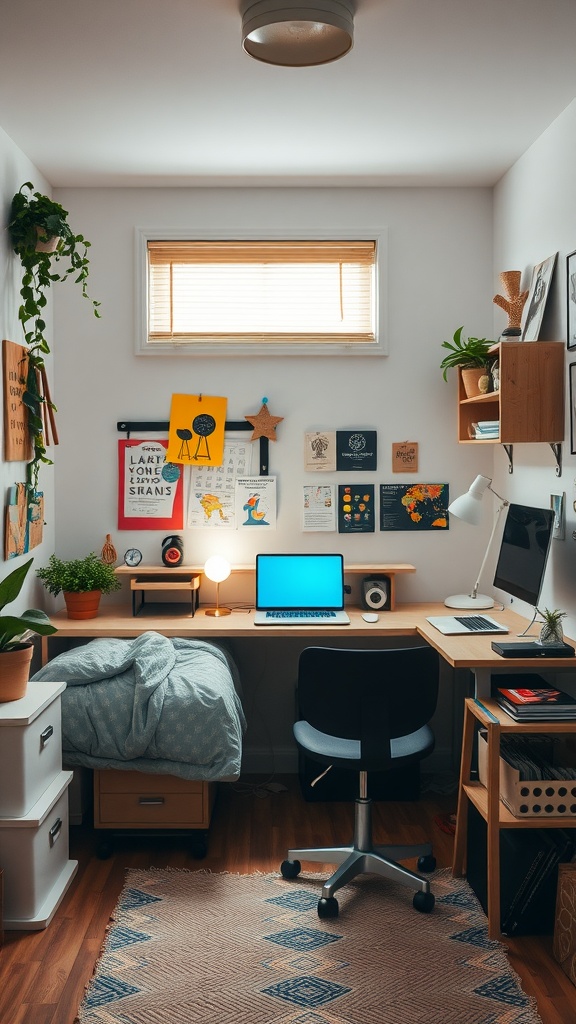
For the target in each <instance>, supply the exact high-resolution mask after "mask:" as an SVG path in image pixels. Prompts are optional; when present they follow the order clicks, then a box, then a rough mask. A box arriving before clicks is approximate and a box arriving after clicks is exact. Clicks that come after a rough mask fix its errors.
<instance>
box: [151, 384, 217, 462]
mask: <svg viewBox="0 0 576 1024" xmlns="http://www.w3.org/2000/svg"><path fill="white" fill-rule="evenodd" d="M226 402H227V400H226V399H225V398H219V397H217V396H215V395H172V403H171V406H170V431H169V435H168V451H167V452H166V462H180V463H182V464H183V465H185V466H188V465H190V466H221V465H222V461H223V458H224V427H225V425H226Z"/></svg>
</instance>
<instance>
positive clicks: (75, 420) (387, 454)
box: [55, 189, 492, 600]
mask: <svg viewBox="0 0 576 1024" xmlns="http://www.w3.org/2000/svg"><path fill="white" fill-rule="evenodd" d="M57 198H58V200H59V201H60V202H62V203H63V205H64V206H65V207H66V208H67V209H69V210H70V215H71V216H70V219H71V223H72V225H73V227H74V228H75V229H76V230H79V231H82V232H83V233H84V234H85V235H86V236H87V237H88V238H89V239H90V240H91V242H92V248H91V250H90V252H91V259H92V266H91V276H90V290H91V294H92V295H93V296H94V297H95V298H97V299H99V300H101V302H102V307H101V309H102V319H101V320H96V319H95V318H94V317H93V316H92V315H91V313H90V310H89V308H88V305H87V303H84V304H83V303H82V299H81V298H80V297H79V295H78V294H75V291H74V289H73V288H69V287H68V286H67V285H66V286H64V287H62V288H60V289H59V291H58V296H57V304H56V312H55V316H56V321H55V329H56V335H57V351H58V358H57V362H56V381H55V401H56V403H57V405H58V423H59V430H60V437H61V444H60V449H59V452H58V455H59V459H58V466H57V468H56V482H57V487H58V492H57V515H56V518H57V535H56V547H57V551H58V554H60V555H78V554H82V553H84V552H85V551H86V550H90V549H94V550H100V548H101V546H102V543H103V541H104V537H105V534H106V533H111V534H112V537H113V540H114V543H115V544H116V546H117V548H118V551H119V553H122V552H123V551H124V549H125V548H126V547H128V546H129V545H132V544H136V545H137V546H138V547H140V548H141V550H142V551H143V553H144V559H145V561H152V562H157V563H158V562H159V556H160V540H161V537H162V535H163V534H162V533H159V532H158V531H154V532H148V531H147V532H142V533H135V532H122V533H119V532H118V531H117V529H116V505H117V482H116V442H117V439H118V434H117V432H116V422H117V420H119V419H122V418H128V419H129V418H132V419H143V418H144V419H160V420H164V419H168V416H169V410H170V398H171V394H172V392H175V391H178V392H189V393H198V392H200V391H201V392H203V393H204V394H218V395H225V396H227V398H228V418H229V419H243V418H244V416H245V415H246V414H251V413H254V412H257V411H258V410H259V408H260V404H261V401H262V397H263V396H267V397H268V399H269V408H270V410H271V412H272V413H273V414H274V415H278V416H283V417H284V420H283V422H282V423H281V424H280V425H279V427H278V430H277V442H276V443H271V445H270V472H271V474H274V475H276V476H277V480H278V501H279V508H278V528H277V530H276V532H275V533H267V534H266V535H265V536H264V535H262V534H259V535H257V536H256V535H255V534H254V532H249V531H248V532H247V531H244V532H240V533H238V532H234V533H224V532H219V533H218V534H217V535H214V534H212V533H208V532H206V531H204V532H202V531H195V532H191V531H185V558H186V560H188V561H192V562H198V561H200V562H202V561H203V560H204V559H205V557H206V556H207V555H208V554H210V553H211V552H213V551H215V550H218V551H220V552H221V553H223V554H225V555H227V556H228V557H229V558H230V559H231V560H232V561H235V562H251V561H253V558H254V555H255V553H256V551H257V550H258V549H259V548H261V549H278V550H298V549H304V550H314V549H318V550H332V549H341V550H342V551H343V553H344V555H345V559H346V560H347V561H360V562H367V563H370V562H378V561H380V560H387V561H392V562H404V561H406V562H411V563H413V564H414V565H415V566H416V568H417V572H416V574H415V576H414V577H405V578H403V580H402V581H401V584H400V598H401V599H405V600H410V599H412V600H414V599H433V598H436V597H438V596H442V595H443V594H445V593H448V592H453V591H454V590H455V589H456V590H457V591H460V590H461V589H462V588H463V587H464V588H465V587H466V586H467V585H468V584H471V583H472V582H473V580H474V578H475V574H476V571H477V568H478V565H479V562H480V559H481V553H482V543H483V539H484V541H485V539H486V536H485V535H484V538H483V531H469V528H467V527H465V526H462V525H461V524H458V523H456V522H454V523H453V524H452V525H451V528H450V530H449V531H445V532H441V533H437V534H432V533H423V534H414V533H409V532H403V533H387V534H386V533H380V532H376V533H375V534H373V535H361V536H354V537H346V538H344V537H342V536H339V535H338V534H320V535H318V534H303V533H302V532H301V529H300V516H299V502H298V494H299V490H300V488H301V486H302V485H303V484H304V483H310V482H311V480H313V477H312V476H311V475H310V474H306V473H305V472H304V470H303V435H304V432H305V431H306V430H312V429H316V428H324V429H328V428H349V427H364V428H375V429H377V431H378V444H379V466H378V470H377V472H375V473H372V474H367V475H366V479H367V480H368V481H369V482H373V483H374V484H376V485H378V484H379V483H384V482H394V481H396V482H399V483H409V482H415V481H416V480H428V481H446V482H448V483H449V484H450V488H451V493H452V494H453V495H455V494H458V493H460V492H461V491H462V490H464V489H466V487H467V486H468V484H469V482H470V480H471V479H472V478H473V476H474V475H475V474H476V473H477V472H481V471H482V472H487V471H488V470H489V468H490V465H491V452H490V450H487V449H481V450H478V451H477V452H474V453H472V452H471V450H470V449H469V448H468V447H463V446H459V445H458V444H457V442H456V407H455V396H456V381H455V377H453V378H452V379H451V380H450V382H449V383H445V382H444V381H443V380H442V376H441V373H440V370H439V363H440V359H441V356H442V350H441V348H440V344H441V342H442V341H443V340H444V339H445V338H448V337H449V338H451V337H452V334H453V332H454V329H455V328H456V327H458V326H459V325H460V324H465V325H466V329H467V330H469V331H470V333H478V332H480V333H484V334H488V335H489V332H490V330H491V323H492V309H491V299H492V265H491V246H492V227H491V213H492V207H491V193H490V191H489V190H487V189H382V190H380V189H357V190H356V189H344V190H340V189H259V190H257V189H214V190H212V189H201V190H193V189H172V190H171V189H156V190H148V189H123V190H117V189H109V190H98V189H82V190H69V189H64V190H59V191H58V192H57ZM299 224H301V225H302V226H303V227H304V226H305V227H307V228H310V227H317V228H318V230H319V231H322V229H323V227H329V228H330V229H334V228H339V227H342V229H348V228H358V229H359V230H360V231H361V230H363V229H366V228H370V227H371V226H374V227H386V228H387V231H388V253H389V271H388V281H387V286H388V325H387V326H388V335H389V342H388V344H389V353H390V354H389V356H387V357H383V358H360V357H357V358H355V359H352V358H346V357H334V358H332V357H330V358H324V359H321V358H318V357H311V358H310V357H302V356H299V357H272V356H271V357H269V358H242V357H235V358H229V359H225V358H216V357H204V356H202V357H195V358H190V357H188V358H187V357H173V356H170V357H161V358H158V357H156V358H152V357H142V356H141V357H137V356H135V355H134V229H135V227H137V226H138V227H149V228H160V229H167V230H169V229H170V228H171V227H178V228H182V227H187V226H188V227H189V228H190V230H191V232H200V233H201V232H202V231H203V230H204V229H206V230H209V229H210V228H212V227H214V228H217V229H221V228H225V227H227V226H230V227H231V228H238V229H242V228H243V227H245V228H250V229H254V228H256V230H258V229H260V228H261V230H262V232H263V233H264V234H265V233H266V231H267V230H268V229H269V228H278V229H282V227H283V226H285V227H288V226H289V227H290V228H292V229H294V228H295V227H297V226H298V225H299ZM76 291H77V290H76ZM83 305H84V308H82V307H83ZM406 439H409V440H416V441H418V443H419V446H420V466H419V470H418V473H417V474H414V475H413V476H409V475H404V474H402V475H394V474H392V472H391V444H392V442H393V441H402V440H406ZM322 479H323V480H331V481H334V482H344V477H343V476H342V475H341V474H340V475H338V474H334V475H333V476H328V475H326V476H325V477H324V476H323V477H322ZM376 493H377V486H376ZM486 529H488V523H487V525H486Z"/></svg>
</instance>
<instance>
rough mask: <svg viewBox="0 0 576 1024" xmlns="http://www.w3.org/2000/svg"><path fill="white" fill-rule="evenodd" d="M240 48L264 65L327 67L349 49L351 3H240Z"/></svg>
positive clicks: (261, 0)
mask: <svg viewBox="0 0 576 1024" xmlns="http://www.w3.org/2000/svg"><path fill="white" fill-rule="evenodd" d="M240 9H241V13H242V46H243V48H244V49H245V51H246V53H248V54H249V55H250V56H251V57H254V58H255V59H256V60H261V61H264V63H265V64H277V65H279V66H281V67H292V68H304V67H312V66H314V65H315V64H328V63H329V62H330V61H332V60H338V58H339V57H343V56H344V55H345V54H346V53H348V51H349V50H351V49H352V43H353V40H354V0H314V2H308V0H243V2H242V4H241V8H240Z"/></svg>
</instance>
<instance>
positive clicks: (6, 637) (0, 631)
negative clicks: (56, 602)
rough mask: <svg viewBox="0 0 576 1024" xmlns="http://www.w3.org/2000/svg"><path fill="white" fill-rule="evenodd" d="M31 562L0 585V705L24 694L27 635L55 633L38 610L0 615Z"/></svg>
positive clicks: (29, 645) (29, 647) (29, 657)
mask: <svg viewBox="0 0 576 1024" xmlns="http://www.w3.org/2000/svg"><path fill="white" fill-rule="evenodd" d="M32 562H33V559H32V558H30V559H29V560H28V561H27V562H24V564H23V565H20V566H18V568H17V569H14V570H13V572H11V573H9V575H8V576H6V577H5V578H4V579H3V580H1V581H0V703H4V702H6V701H10V700H19V699H20V697H23V696H24V695H25V693H26V689H27V686H28V677H29V675H30V662H31V660H32V654H33V651H34V646H33V644H32V643H31V641H30V640H28V637H29V635H30V634H32V633H38V634H39V635H40V636H48V635H49V634H50V633H55V632H56V626H53V625H52V623H51V622H50V619H49V618H48V616H47V615H46V612H43V611H41V609H40V608H28V610H27V611H25V612H22V614H21V615H3V614H2V612H3V611H4V608H5V607H6V605H7V604H10V603H11V602H12V601H15V600H16V598H17V597H18V594H19V593H20V591H21V589H22V584H23V583H24V580H25V579H26V575H27V573H28V570H29V568H30V566H31V565H32Z"/></svg>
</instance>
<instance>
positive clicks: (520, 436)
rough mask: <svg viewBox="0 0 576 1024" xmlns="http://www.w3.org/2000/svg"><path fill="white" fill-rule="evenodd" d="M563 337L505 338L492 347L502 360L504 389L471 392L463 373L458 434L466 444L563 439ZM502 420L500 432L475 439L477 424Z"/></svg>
mask: <svg viewBox="0 0 576 1024" xmlns="http://www.w3.org/2000/svg"><path fill="white" fill-rule="evenodd" d="M565 347H566V346H565V344H564V342H562V341H530V342H527V341H524V342H518V341H504V342H500V343H498V345H496V346H494V348H493V349H492V353H493V355H497V356H498V361H499V366H500V389H499V391H492V392H489V393H488V394H486V395H478V396H477V397H476V398H467V397H466V392H465V390H464V385H463V383H462V375H461V373H460V372H459V374H458V440H459V441H460V442H461V443H462V444H475V445H482V444H504V445H512V444H517V443H518V444H519V443H524V442H528V443H532V442H547V443H548V444H556V445H558V444H560V443H561V442H562V441H563V439H564V352H565ZM478 420H498V421H499V423H500V434H499V436H498V438H492V439H489V440H486V441H482V440H476V439H474V437H473V433H472V424H473V423H476V422H478Z"/></svg>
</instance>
